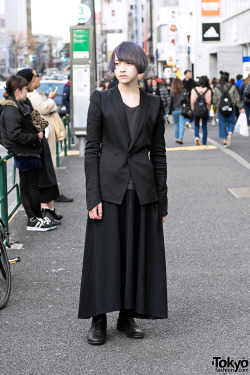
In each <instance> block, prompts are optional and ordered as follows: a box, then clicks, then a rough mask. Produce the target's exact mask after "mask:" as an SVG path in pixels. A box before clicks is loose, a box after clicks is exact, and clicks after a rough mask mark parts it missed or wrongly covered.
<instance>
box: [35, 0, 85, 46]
mask: <svg viewBox="0 0 250 375" xmlns="http://www.w3.org/2000/svg"><path fill="white" fill-rule="evenodd" d="M79 3H80V1H79V0H31V14H32V33H33V34H52V35H56V36H61V37H62V38H63V39H64V41H65V42H69V28H70V26H73V25H75V24H76V14H77V5H79Z"/></svg>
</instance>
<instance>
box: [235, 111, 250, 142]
mask: <svg viewBox="0 0 250 375" xmlns="http://www.w3.org/2000/svg"><path fill="white" fill-rule="evenodd" d="M234 130H235V132H236V133H239V134H240V135H243V136H244V137H249V131H248V126H247V116H246V114H245V113H241V114H240V115H239V117H238V120H237V122H236V125H235V128H234Z"/></svg>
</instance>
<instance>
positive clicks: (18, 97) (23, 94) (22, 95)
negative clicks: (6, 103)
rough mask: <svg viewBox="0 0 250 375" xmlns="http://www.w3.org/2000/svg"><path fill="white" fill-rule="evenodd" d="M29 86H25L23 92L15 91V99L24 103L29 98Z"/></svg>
mask: <svg viewBox="0 0 250 375" xmlns="http://www.w3.org/2000/svg"><path fill="white" fill-rule="evenodd" d="M27 92H28V90H27V86H24V87H23V88H22V90H19V89H16V91H15V94H14V95H15V98H16V100H17V101H18V102H24V101H25V100H26V98H27Z"/></svg>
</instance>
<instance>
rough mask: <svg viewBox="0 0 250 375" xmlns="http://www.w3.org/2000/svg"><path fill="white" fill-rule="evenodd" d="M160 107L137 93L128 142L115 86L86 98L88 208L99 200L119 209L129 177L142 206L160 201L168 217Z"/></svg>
mask: <svg viewBox="0 0 250 375" xmlns="http://www.w3.org/2000/svg"><path fill="white" fill-rule="evenodd" d="M163 113H164V108H163V104H162V101H161V99H160V98H159V97H158V96H155V95H150V94H147V93H145V92H143V91H142V90H141V91H140V109H139V115H138V123H137V128H136V130H135V133H134V134H135V135H134V138H133V139H130V135H129V128H128V124H127V120H126V113H125V109H124V104H123V101H122V97H121V94H120V91H119V89H118V86H115V87H113V88H112V89H110V90H106V91H94V93H93V94H92V95H91V97H90V106H89V110H88V120H87V139H86V149H85V173H86V197H87V208H88V210H91V209H92V208H93V207H95V206H96V205H97V204H98V203H100V202H101V201H102V200H103V201H107V202H112V203H116V204H121V203H122V200H123V197H124V195H125V192H126V189H127V186H128V180H129V177H130V175H131V177H132V179H133V181H134V185H135V190H136V193H137V195H138V198H139V202H140V204H141V205H145V204H149V203H152V202H155V201H159V208H160V215H161V216H165V215H167V185H166V179H167V162H166V149H165V139H164V130H165V125H164V119H163Z"/></svg>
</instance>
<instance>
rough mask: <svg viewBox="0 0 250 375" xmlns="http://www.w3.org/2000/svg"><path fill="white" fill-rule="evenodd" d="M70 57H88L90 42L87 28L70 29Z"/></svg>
mask: <svg viewBox="0 0 250 375" xmlns="http://www.w3.org/2000/svg"><path fill="white" fill-rule="evenodd" d="M72 32H73V35H72V55H73V56H72V57H73V59H89V58H90V51H89V48H90V43H89V29H80V30H79V29H78V30H77V29H73V30H72Z"/></svg>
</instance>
